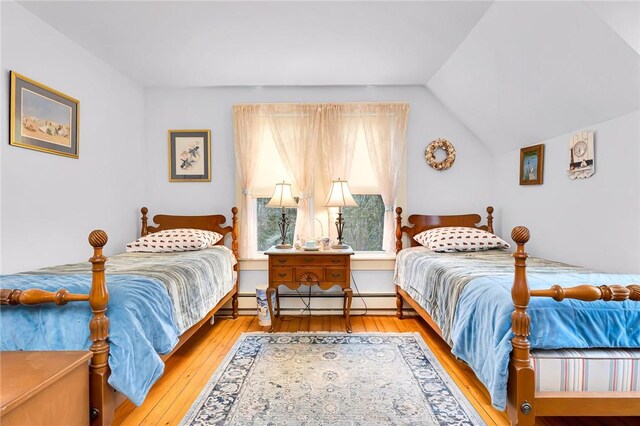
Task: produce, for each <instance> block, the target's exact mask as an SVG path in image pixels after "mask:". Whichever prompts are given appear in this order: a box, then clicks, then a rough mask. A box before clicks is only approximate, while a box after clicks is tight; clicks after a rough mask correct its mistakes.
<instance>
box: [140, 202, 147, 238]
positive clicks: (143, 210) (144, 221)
mask: <svg viewBox="0 0 640 426" xmlns="http://www.w3.org/2000/svg"><path fill="white" fill-rule="evenodd" d="M140 212H141V213H142V230H141V231H140V236H141V237H146V236H147V234H149V228H147V220H148V219H147V213H149V209H148V208H146V207H143V208H141V209H140Z"/></svg>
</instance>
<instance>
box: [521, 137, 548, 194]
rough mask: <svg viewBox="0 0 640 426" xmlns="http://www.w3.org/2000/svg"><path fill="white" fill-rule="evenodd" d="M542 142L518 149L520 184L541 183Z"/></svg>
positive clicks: (542, 169) (542, 164) (542, 165)
mask: <svg viewBox="0 0 640 426" xmlns="http://www.w3.org/2000/svg"><path fill="white" fill-rule="evenodd" d="M543 173H544V144H540V145H533V146H528V147H526V148H522V149H520V185H542V175H543Z"/></svg>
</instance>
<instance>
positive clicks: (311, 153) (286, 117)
mask: <svg viewBox="0 0 640 426" xmlns="http://www.w3.org/2000/svg"><path fill="white" fill-rule="evenodd" d="M266 108H267V116H268V118H269V126H270V128H271V134H272V135H273V139H274V141H275V143H276V147H277V149H278V153H279V154H280V158H282V162H283V163H284V165H285V167H286V168H287V171H288V172H289V175H290V176H291V179H292V180H293V184H294V185H295V186H297V187H298V189H299V190H300V194H299V197H300V198H299V200H298V214H297V216H296V225H295V230H294V234H293V235H294V236H297V235H298V234H300V233H301V232H302V229H303V227H304V225H305V223H309V226H311V227H312V226H313V218H312V217H310V209H309V196H310V195H309V194H310V193H312V192H313V176H314V170H315V163H316V161H315V156H316V149H317V146H318V140H319V139H320V121H321V107H320V105H309V104H281V105H268V106H267V107H266ZM294 238H295V237H294Z"/></svg>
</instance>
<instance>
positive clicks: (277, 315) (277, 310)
mask: <svg viewBox="0 0 640 426" xmlns="http://www.w3.org/2000/svg"><path fill="white" fill-rule="evenodd" d="M276 317H278V318H280V290H279V287H276Z"/></svg>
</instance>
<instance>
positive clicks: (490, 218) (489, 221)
mask: <svg viewBox="0 0 640 426" xmlns="http://www.w3.org/2000/svg"><path fill="white" fill-rule="evenodd" d="M487 213H489V215H488V216H487V231H489V232H491V233H492V234H494V232H493V206H488V207H487Z"/></svg>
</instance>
